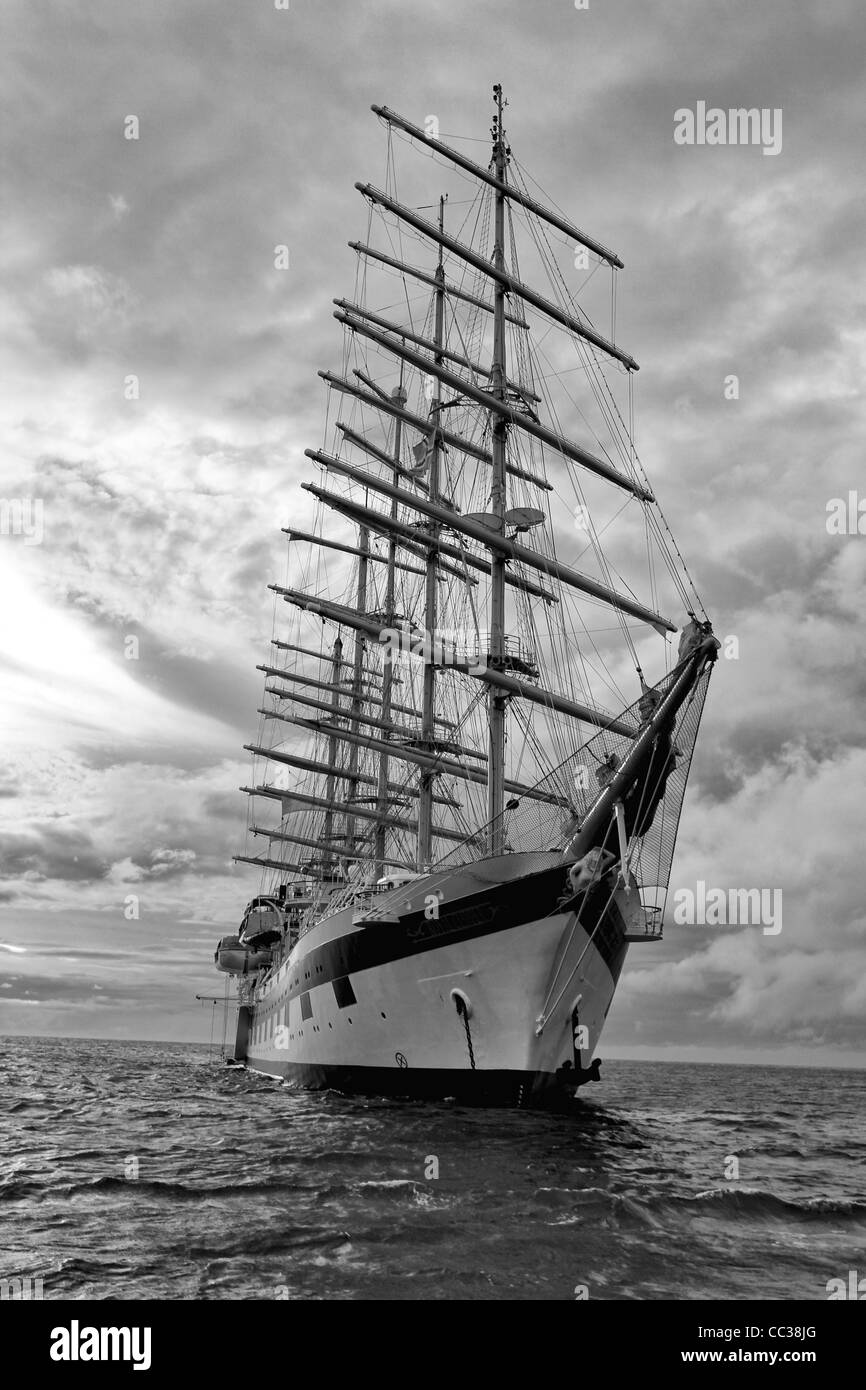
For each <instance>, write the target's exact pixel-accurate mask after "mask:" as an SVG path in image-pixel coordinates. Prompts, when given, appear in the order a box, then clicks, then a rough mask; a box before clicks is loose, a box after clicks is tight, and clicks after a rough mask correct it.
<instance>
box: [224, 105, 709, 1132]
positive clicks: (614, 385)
mask: <svg viewBox="0 0 866 1390" xmlns="http://www.w3.org/2000/svg"><path fill="white" fill-rule="evenodd" d="M506 105H507V103H506V102H505V100H504V98H503V94H502V90H501V88H500V87H499V86H497V87H495V88H494V89H493V114H492V127H491V145H490V159H489V163H487V164H484V163H479V162H476V160H475V158H473V157H471V155H472V154H474V153H475V151H476V150H477V148H478V142H477V141H474V142H472V145H471V147H470V153H466V152H464V151H463V150H462V149H458V148H457V147H456V145H457V144H460V143H461V141H460V139H459V138H458V137H448V138H444V137H443V138H440V134H439V130H438V122H437V121H436V119H435V118H433V117H428V118H427V119H426V120H425V121H424V124H423V126H421V125H417V124H414V123H413V122H411V121H409V120H406V119H404V118H403V117H402V116H399V115H397V114H396V113H395V112H394V111H391V110H390V109H388V108H387V107H381V106H373V108H372V110H373V112H374V113H375V115H376V116H377V117H378V119H379V121H380V122H381V125H382V128H383V134H384V139H385V144H386V150H385V176H384V183H385V187H384V189H382V188H378V187H376V186H374V185H373V184H370V183H358V184H357V185H356V188H357V189H358V191H359V192H360V194H361V196H362V199H363V200H364V204H365V207H366V230H365V233H364V236H363V239H362V240H354V241H350V242H349V246H350V247H351V249H352V251H353V252H354V258H355V259H354V266H355V277H354V288H353V290H352V292H351V296H350V297H348V298H339V299H336V300H335V301H334V303H335V311H334V317H335V318H336V319H337V321H338V323H339V324H340V325H341V329H342V334H343V339H342V342H343V347H342V357H341V361H340V363H339V366H338V367H336V368H335V369H334V370H329V371H321V372H320V373H319V375H320V377H321V378H322V379H323V381H324V383H325V386H326V391H325V399H324V406H325V409H324V416H325V425H324V432H323V436H322V442H321V447H319V448H310V449H307V450H306V460H307V463H306V465H305V467H306V468H307V475H308V480H307V481H306V482H303V483H302V485H301V486H302V489H303V491H302V492H300V493H299V495H298V498H297V502H296V503H290V505H289V514H290V515H292V514H294V515H297V516H298V518H299V525H297V526H295V525H288V526H286V527H285V528H284V530H285V534H286V537H287V547H288V562H287V571H286V575H285V582H284V583H272V584H271V585H270V586H269V587H270V589H271V591H272V593H273V595H274V599H273V602H274V611H275V627H274V636H273V641H272V645H271V648H270V650H269V652H268V654H267V656H266V658H265V660H264V661H263V663H262V665H261V666H260V668H259V669H260V670H261V672H262V674H263V676H264V695H263V698H262V703H261V707H260V709H259V711H258V714H259V719H260V722H259V726H258V733H257V735H256V738H255V741H254V742H252V743H250V744H248V745H246V747H247V749H248V751H249V753H250V754H251V758H252V766H251V774H250V778H249V785H247V786H245V787H244V788H242V790H243V791H244V792H245V793H246V794H247V796H248V798H249V801H248V806H249V820H248V843H247V845H246V846H245V849H246V853H244V854H239V855H238V856H236V858H237V861H238V862H240V863H242V864H245V865H252V866H254V867H255V868H256V869H257V870H258V872H259V875H260V879H259V885H258V892H257V893H256V895H255V896H254V897H253V898H252V900H251V901H250V903H249V905H248V907H247V909H246V911H245V913H244V915H243V920H242V922H241V925H240V929H239V930H238V932H237V933H236V934H234V935H232V936H228V937H225V938H223V939H222V940H221V941H220V942H219V945H218V948H217V951H216V956H215V962H216V965H217V968H218V969H219V970H220V971H222V972H224V973H225V974H226V975H227V976H229V977H230V978H231V979H232V980H234V981H235V983H236V986H237V1000H236V1009H237V1033H236V1038H235V1042H234V1049H233V1055H234V1059H235V1060H236V1061H237V1062H240V1063H243V1064H244V1065H246V1066H247V1067H249V1068H252V1069H253V1070H255V1071H258V1072H263V1073H268V1074H270V1075H273V1076H277V1077H282V1078H285V1079H286V1080H287V1081H289V1082H290V1083H293V1084H296V1085H299V1086H310V1087H331V1088H334V1089H337V1090H340V1091H346V1092H355V1093H363V1094H390V1095H398V1096H410V1097H430V1098H444V1097H454V1098H456V1099H457V1100H459V1101H461V1102H466V1103H478V1104H502V1105H516V1106H541V1105H547V1104H559V1103H561V1102H563V1101H565V1102H566V1103H573V1100H574V1098H575V1096H576V1095H577V1094H578V1093H579V1091H580V1088H581V1087H582V1086H584V1085H585V1084H586V1083H587V1082H589V1081H594V1080H598V1079H599V1059H598V1057H597V1055H596V1054H597V1049H598V1045H599V1039H600V1037H601V1032H602V1028H603V1026H604V1022H605V1019H606V1017H607V1014H608V1011H609V1009H610V1006H611V1003H612V1000H613V996H614V991H615V989H616V985H617V981H618V979H619V976H620V972H621V970H622V968H623V964H624V962H625V958H626V954H627V952H628V950H629V947H630V946H631V945H634V944H639V945H640V946H641V947H651V946H652V945H653V943H657V942H658V941H659V940H660V939H661V933H662V923H663V918H664V909H665V899H666V894H667V889H668V883H669V877H670V870H671V862H672V858H673V852H674V845H675V841H676V835H677V829H678V824H679V819H680V812H681V809H682V805H683V799H684V795H685V788H686V781H687V778H688V775H689V769H690V765H691V760H692V754H693V750H694V747H695V740H696V737H697V734H698V726H699V723H700V719H701V713H702V709H703V705H704V701H705V697H706V693H707V686H708V682H709V678H710V674H711V670H712V666H713V663H714V661H715V659H716V655H717V650H718V646H719V644H718V642H717V641H716V639H715V637H714V636H713V633H712V628H711V625H710V622H709V620H708V618H707V614H706V612H705V610H704V609H703V606H702V605H701V603H700V600H699V598H698V596H697V593H696V591H695V588H694V585H693V583H692V581H691V578H690V576H689V574H688V571H687V569H686V567H685V562H684V560H683V557H682V554H681V553H680V550H679V549H678V547H677V545H676V543H675V542H674V540H673V537H672V535H671V532H670V530H669V528H668V525H667V522H666V520H665V517H664V515H663V513H662V512H661V510H660V507H659V505H658V502H657V501H656V498H655V495H654V492H653V490H652V488H651V486H650V483H649V480H648V478H647V475H646V473H645V471H644V467H643V464H642V462H641V460H640V458H639V456H638V452H637V449H636V447H635V443H634V430H633V412H634V379H635V373H636V372H637V369H638V368H637V363H636V362H635V361H634V359H633V358H632V357H631V356H630V354H629V353H628V352H627V351H625V350H624V349H623V348H622V347H621V346H619V345H618V344H617V342H616V304H617V285H618V278H619V272H620V271H621V269H622V261H621V260H620V258H619V257H618V256H617V255H616V254H615V253H614V252H613V251H611V250H610V249H608V248H607V247H606V246H604V245H603V244H602V243H601V242H599V241H597V240H595V239H594V238H593V237H591V236H589V235H587V234H586V233H585V232H583V231H581V230H580V229H579V228H578V227H576V226H575V225H574V224H573V223H572V222H571V221H570V220H569V218H568V217H566V216H565V215H564V213H562V212H560V211H559V210H558V208H557V207H556V206H555V205H554V203H553V202H552V200H551V199H549V198H546V197H545V196H544V195H542V194H541V190H540V189H537V188H536V187H535V186H534V184H533V183H532V180H531V178H530V175H529V174H528V172H527V171H525V170H524V168H523V166H522V165H521V164H520V163H519V162H518V160H517V158H516V156H515V155H514V154H513V153H512V150H511V147H510V144H509V142H508V139H507V136H506V129H505V123H504V113H505V107H506ZM449 139H453V140H454V142H455V143H454V144H452V143H448V140H449ZM485 143H486V142H485ZM419 156H424V158H419ZM407 161H408V164H409V166H410V167H409V171H408V172H406V169H405V167H404V165H405V163H406V162H407ZM431 170H432V171H434V172H435V173H438V174H440V175H441V182H440V183H439V184H438V185H434V188H433V190H431V187H430V178H429V175H430V173H431ZM398 175H399V177H398ZM422 175H423V177H422ZM398 183H399V187H398ZM446 184H447V187H445V185H446ZM536 195H538V196H536ZM359 220H360V219H359ZM535 286H541V288H536V287H535ZM608 320H609V322H608ZM301 504H303V505H301ZM670 614H674V615H675V617H676V621H674V619H673V618H672V617H671V616H669V615H670ZM228 983H229V982H228V981H227V987H228Z"/></svg>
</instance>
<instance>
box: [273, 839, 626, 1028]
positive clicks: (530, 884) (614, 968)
mask: <svg viewBox="0 0 866 1390" xmlns="http://www.w3.org/2000/svg"><path fill="white" fill-rule="evenodd" d="M568 869H569V864H568V863H567V862H566V861H563V863H562V864H561V865H556V866H555V867H553V868H551V869H544V870H542V871H541V872H540V873H535V874H526V875H524V876H523V877H522V878H519V879H513V880H512V881H511V882H508V883H502V884H495V885H492V886H491V887H489V888H486V889H484V891H483V892H480V893H474V894H471V895H468V896H467V897H464V898H458V899H456V900H455V901H454V902H451V903H443V905H442V907H441V909H440V916H439V918H438V919H435V920H431V921H428V920H427V919H426V918H425V916H424V910H423V907H422V908H421V909H420V910H418V911H415V912H408V913H407V914H406V915H405V916H403V917H401V918H400V921H399V922H372V923H371V924H370V925H369V926H366V927H362V928H361V929H360V930H357V929H352V930H351V931H349V932H347V933H346V934H345V935H343V936H339V937H336V938H335V939H334V940H333V941H327V942H325V943H324V944H323V945H321V946H316V947H314V948H313V949H312V950H311V951H310V952H309V953H308V954H307V955H305V956H302V957H301V958H300V960H299V961H298V962H297V963H296V965H295V970H296V971H297V973H296V974H294V973H291V972H290V978H289V986H288V992H287V994H286V992H285V991H284V990H283V989H280V990H279V991H276V990H275V991H274V992H273V993H272V994H269V995H268V998H269V999H273V1000H274V1002H276V999H277V998H280V999H282V998H285V997H288V998H289V999H294V998H297V996H298V995H300V994H304V993H305V992H306V991H307V990H310V989H313V988H314V987H315V986H316V985H324V984H328V983H331V982H333V981H336V980H340V979H341V978H343V977H346V976H349V975H354V974H357V973H358V972H359V971H361V970H371V969H373V968H374V967H376V966H379V965H386V964H388V962H389V961H395V960H403V959H405V958H406V957H407V956H416V955H422V954H423V953H424V952H426V951H435V950H436V949H438V947H440V946H451V945H457V944H459V943H460V942H464V941H473V940H476V939H477V938H478V937H482V936H490V935H491V934H493V933H494V932H501V931H508V930H510V929H511V928H513V927H519V926H522V925H523V924H524V923H525V922H531V921H533V920H535V919H537V918H540V917H547V916H551V915H552V914H553V913H556V912H559V913H562V912H574V911H575V910H576V906H577V902H576V900H575V899H574V898H571V899H570V900H569V901H563V895H564V893H565V890H566V886H567V877H566V875H567V872H568ZM423 889H424V885H423V883H422V884H421V885H420V890H419V891H420V896H421V897H422V898H423ZM609 896H610V892H609V889H608V888H607V887H606V886H605V885H604V884H601V885H596V887H595V888H593V889H592V890H591V892H590V894H589V901H588V902H587V903H586V905H585V906H584V908H583V911H582V913H581V926H582V927H583V928H584V929H585V930H586V931H587V933H592V932H593V931H594V929H595V927H596V925H597V923H598V919H599V917H600V916H601V915H602V914H603V913H604V910H605V906H606V905H607V904H608V899H609ZM606 917H607V920H606V921H605V922H604V923H603V924H602V926H601V927H599V929H598V931H597V932H596V933H595V936H594V937H593V944H594V945H595V946H596V947H597V948H598V951H599V953H600V955H601V957H602V959H603V960H604V962H605V964H606V965H607V967H608V969H609V970H610V972H611V974H612V975H613V976H614V978H616V977H617V975H618V974H619V969H620V967H621V966H622V961H623V958H624V956H625V946H624V940H623V936H624V927H623V923H622V919H621V917H620V914H619V910H618V909H617V908H616V906H615V905H614V904H609V906H608V911H607V913H606Z"/></svg>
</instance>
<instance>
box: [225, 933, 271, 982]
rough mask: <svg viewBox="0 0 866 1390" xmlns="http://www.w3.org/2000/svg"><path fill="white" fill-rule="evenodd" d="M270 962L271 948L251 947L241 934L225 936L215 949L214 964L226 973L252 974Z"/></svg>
mask: <svg viewBox="0 0 866 1390" xmlns="http://www.w3.org/2000/svg"><path fill="white" fill-rule="evenodd" d="M270 963H271V953H270V950H254V949H251V948H250V947H249V946H245V945H244V944H243V942H242V941H241V939H240V937H239V936H224V937H223V938H222V940H221V941H220V943H219V945H218V946H217V948H216V950H215V951H214V965H215V966H216V968H217V970H221V971H222V972H223V974H225V975H252V974H253V973H254V971H256V970H264V969H265V968H266V966H268V965H270Z"/></svg>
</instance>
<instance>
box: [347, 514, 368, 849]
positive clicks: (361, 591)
mask: <svg viewBox="0 0 866 1390" xmlns="http://www.w3.org/2000/svg"><path fill="white" fill-rule="evenodd" d="M358 548H359V550H360V557H359V559H358V589H357V598H356V607H357V611H358V612H359V613H366V612H367V572H368V570H369V563H368V557H369V554H370V532H369V531H368V529H367V527H366V526H361V527H360V528H359V532H358ZM365 651H366V640H365V635H364V633H363V632H362V631H359V630H357V629H356V631H355V652H354V657H355V659H354V667H353V671H352V702H351V705H350V707H349V710H350V713H349V720H350V727H351V728H352V729H354V731H355V732H356V733H357V731H358V729H359V727H360V719H359V716H360V715H361V713H362V710H363V706H364V653H365ZM357 771H358V749H357V747H356V746H352V747H350V749H349V775H350V781H349V785H348V786H347V788H346V801H347V803H351V802H352V801H354V800H355V797H356V795H357V790H358V784H357V781H356V780H355V777H354V774H355V773H357ZM346 842H347V844H348V846H349V854H350V855H352V854H353V851H354V848H355V818H354V816H351V815H349V814H347V815H346Z"/></svg>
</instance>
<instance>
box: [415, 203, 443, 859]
mask: <svg viewBox="0 0 866 1390" xmlns="http://www.w3.org/2000/svg"><path fill="white" fill-rule="evenodd" d="M444 228H445V199H444V198H443V197H440V199H439V231H440V232H443V231H444ZM433 343H434V346H435V347H436V349H437V351H436V352H435V354H434V357H433V360H434V362H435V363H436V365H437V366H440V367H441V365H442V351H441V349H442V348H443V347H444V345H445V266H444V264H443V261H442V244H441V242H440V245H439V262H438V265H437V266H436V294H435V311H434V323H433ZM428 381H431V382H432V383H433V384H434V395H433V399H432V401H431V403H430V414H431V416H432V418H433V433H432V436H431V441H430V448H429V457H430V468H429V471H428V475H427V482H428V487H429V492H428V496H429V498H430V501H431V502H438V501H439V465H440V460H441V451H442V445H441V437H440V433H439V415H440V411H441V409H442V386H441V383H440V381H439V378H438V377H428ZM441 529H442V528H441V526H440V525H439V523H438V522H436V521H434V520H431V521H430V524H429V531H430V537H431V540H433V541H438V539H439V533H440V531H441ZM426 569H427V574H426V579H425V594H424V626H425V629H426V633H427V640H426V643H425V657H424V690H423V695H422V701H421V742H422V747H423V748H424V749H425V750H429V751H430V752H434V751H435V743H434V740H435V737H436V716H435V699H436V666H435V664H434V652H435V651H436V649H437V646H438V643H437V641H436V630H437V626H438V595H437V592H436V586H437V584H438V582H439V557H438V555H437V552H436V546H435V544H434V545H431V546H430V549H429V550H428V551H427V566H426ZM434 777H435V773H432V772H422V773H421V777H420V782H419V789H420V796H419V798H418V868H419V870H421V871H422V872H423V871H424V870H426V869H428V868H429V867H430V862H431V859H432V857H433V780H434Z"/></svg>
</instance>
